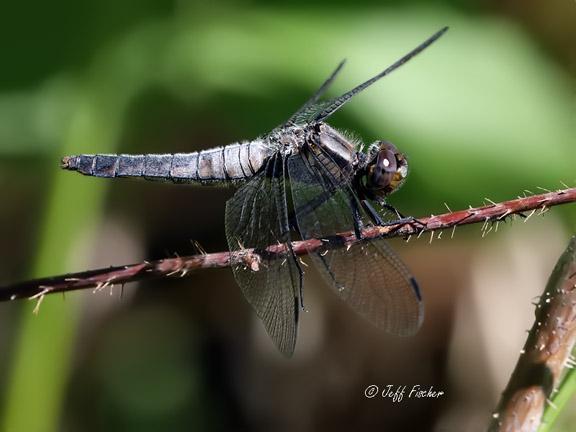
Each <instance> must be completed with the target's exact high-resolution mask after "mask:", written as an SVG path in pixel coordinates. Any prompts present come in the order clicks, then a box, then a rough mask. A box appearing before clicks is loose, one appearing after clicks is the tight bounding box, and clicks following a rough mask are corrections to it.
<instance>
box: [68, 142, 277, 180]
mask: <svg viewBox="0 0 576 432" xmlns="http://www.w3.org/2000/svg"><path fill="white" fill-rule="evenodd" d="M272 153H273V150H272V149H270V148H269V146H267V145H265V143H264V142H263V141H262V140H254V141H250V142H245V143H236V144H230V145H227V146H225V147H218V148H214V149H210V150H203V151H200V152H193V153H173V154H145V155H107V154H97V155H78V156H67V157H65V158H63V159H62V168H64V169H68V170H72V171H78V172H79V173H82V174H84V175H89V176H96V177H142V178H145V179H147V180H164V181H172V182H175V183H221V182H227V181H242V180H246V179H248V178H250V177H252V176H253V175H254V174H255V173H256V172H257V171H258V170H259V169H260V168H261V167H262V164H263V163H264V161H265V160H266V159H267V158H268V157H269V156H270V155H271V154H272Z"/></svg>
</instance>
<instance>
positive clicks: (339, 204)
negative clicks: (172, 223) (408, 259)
mask: <svg viewBox="0 0 576 432" xmlns="http://www.w3.org/2000/svg"><path fill="white" fill-rule="evenodd" d="M447 29H448V28H447V27H445V28H443V29H441V30H439V31H438V32H436V33H435V34H433V35H432V36H430V37H429V38H428V39H426V40H425V41H424V42H423V43H421V44H420V45H418V46H417V47H416V48H414V49H413V50H412V51H410V52H409V53H408V54H406V55H404V56H403V57H402V58H400V59H399V60H397V61H396V62H395V63H393V64H392V65H390V66H388V67H387V68H386V69H384V70H383V71H382V72H380V73H379V74H377V75H375V76H374V77H372V78H370V79H369V80H367V81H365V82H363V83H362V84H360V85H358V86H356V87H354V88H353V89H351V90H350V91H347V92H345V93H344V94H342V95H340V96H338V97H336V98H333V99H328V100H321V96H322V95H323V94H324V93H325V91H326V90H327V89H328V88H329V86H330V85H331V84H332V83H333V81H334V79H335V78H336V76H337V75H338V73H339V72H340V71H341V70H342V67H343V66H344V61H342V62H341V63H340V64H339V65H338V66H337V67H336V69H335V70H334V71H333V72H332V74H331V75H330V76H329V77H328V78H327V79H326V80H325V81H324V83H323V84H322V85H321V86H320V87H319V88H318V90H317V91H316V92H315V93H314V94H313V95H312V96H311V97H310V98H309V99H308V101H306V102H305V103H304V105H303V106H302V107H301V108H300V109H299V110H298V111H296V113H294V114H293V115H292V116H291V117H290V118H289V119H288V120H287V121H286V122H285V123H283V124H282V125H280V126H278V127H276V128H275V129H273V130H272V131H271V132H269V133H267V134H265V135H263V136H260V137H258V138H256V139H253V140H249V141H240V142H236V143H232V144H229V145H226V146H222V147H217V148H212V149H208V150H202V151H198V152H191V153H171V154H140V155H127V154H118V155H115V154H80V155H75V156H66V157H64V158H63V159H62V163H61V165H62V168H64V169H66V170H72V171H77V172H79V173H81V174H84V175H88V176H95V177H109V178H121V177H138V178H144V179H147V180H161V181H168V182H173V183H185V184H190V183H192V184H199V185H207V186H226V185H232V186H235V187H237V188H238V189H237V190H236V192H235V193H234V195H233V196H232V197H231V198H230V199H229V200H228V201H227V202H226V210H225V231H226V238H227V242H228V247H229V249H230V251H231V252H236V253H238V252H241V251H243V250H247V248H251V249H252V250H253V251H254V252H255V253H258V254H259V256H260V264H259V265H258V266H257V267H258V268H254V266H250V265H247V264H246V263H245V262H239V263H237V264H233V266H232V270H233V273H234V277H235V279H236V281H237V283H238V285H239V286H240V288H241V290H242V292H243V294H244V296H245V298H246V299H247V301H248V303H249V304H250V305H251V306H252V307H253V309H254V310H255V312H256V315H257V316H258V317H259V318H260V320H261V321H262V322H263V324H264V327H265V328H266V330H267V332H268V334H269V335H270V337H271V338H272V340H273V341H274V343H275V345H276V346H277V347H278V349H279V350H280V351H281V352H282V353H283V354H284V355H286V356H291V355H292V354H293V352H294V348H295V344H296V335H297V329H298V321H299V316H300V313H301V311H302V310H303V309H304V299H303V274H304V271H303V268H302V264H303V263H302V262H301V261H300V260H299V259H298V258H297V257H296V255H295V254H294V252H293V250H292V248H291V244H292V241H294V240H295V239H298V238H300V239H302V240H305V239H311V238H317V239H318V238H319V239H322V238H327V237H329V236H331V235H335V234H336V233H341V232H346V231H348V232H350V231H351V230H354V233H355V235H356V237H357V239H358V240H359V241H358V242H357V243H356V244H355V245H353V246H351V247H350V248H348V249H347V248H330V249H326V250H323V251H318V250H316V251H312V250H311V251H310V254H309V255H310V256H311V261H312V262H313V264H314V265H315V267H316V268H317V269H318V270H319V272H320V274H321V275H322V276H323V278H324V279H325V281H326V282H327V284H328V285H329V286H330V287H332V288H333V291H334V292H335V293H336V294H337V296H338V297H340V298H341V299H342V300H343V301H344V302H346V303H347V304H348V305H349V306H350V307H351V308H352V309H353V310H355V311H356V312H357V313H358V314H359V315H361V316H362V317H364V318H366V319H367V320H368V321H369V322H370V323H372V324H374V325H375V326H376V327H378V328H380V329H383V330H385V331H387V332H389V333H391V334H394V335H399V336H409V335H413V334H414V333H416V332H417V331H418V329H419V328H420V326H421V324H422V320H423V314H424V308H423V301H422V295H421V291H420V288H419V286H418V284H417V282H416V280H415V278H414V277H413V276H412V274H411V272H410V271H409V270H408V268H407V266H406V265H405V264H404V263H403V262H402V261H401V259H400V258H399V257H398V256H397V255H396V253H395V252H394V251H393V250H392V248H391V247H390V246H389V245H388V243H387V242H386V240H385V239H383V238H377V239H372V240H369V241H368V240H365V239H364V240H363V239H362V229H363V227H366V226H370V225H385V224H386V223H390V221H391V220H402V219H403V217H402V216H401V215H400V213H399V212H398V211H396V210H395V209H394V208H393V207H392V206H390V205H389V204H388V203H387V201H386V198H387V197H388V196H389V195H390V194H391V193H393V192H395V191H397V190H398V189H399V188H400V187H401V186H402V184H403V183H404V181H405V180H406V177H407V175H408V161H407V159H406V156H405V155H404V154H403V153H401V152H400V151H399V150H398V149H397V148H396V146H394V145H393V144H392V143H390V142H389V141H384V140H380V141H376V142H374V143H372V144H370V145H368V146H366V145H364V144H363V143H362V142H360V141H359V140H358V139H357V138H353V137H350V136H348V135H347V134H346V133H344V132H341V131H339V130H337V129H336V128H334V127H332V126H330V125H329V124H328V123H326V120H327V119H328V118H329V117H330V116H331V115H332V114H334V113H335V112H336V111H337V110H339V109H340V108H342V107H343V106H344V105H345V104H346V103H347V102H349V101H350V100H351V99H352V97H354V96H355V95H357V94H358V93H360V92H361V91H363V90H365V89H366V88H368V87H369V86H371V85H372V84H374V83H375V82H376V81H378V80H380V79H381V78H382V77H384V76H386V75H388V74H389V73H391V72H392V71H394V70H395V69H397V68H399V67H400V66H402V65H403V64H404V63H406V62H407V61H409V60H410V59H412V58H413V57H415V56H416V55H418V54H419V53H420V52H422V51H423V50H425V49H426V48H427V47H429V46H430V45H431V44H432V43H434V42H435V41H436V40H438V38H440V37H441V36H442V35H443V34H444V33H445V32H446V31H447ZM277 244H280V245H284V247H285V249H284V250H285V251H287V252H286V253H285V254H284V256H283V257H281V258H279V257H278V256H275V254H271V253H267V252H266V251H267V248H269V246H270V245H277Z"/></svg>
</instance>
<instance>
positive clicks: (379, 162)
mask: <svg viewBox="0 0 576 432" xmlns="http://www.w3.org/2000/svg"><path fill="white" fill-rule="evenodd" d="M407 176H408V161H407V160H406V156H404V154H402V153H400V152H399V151H398V149H397V148H396V146H395V145H394V144H392V143H390V142H388V141H376V142H375V143H374V144H372V145H371V146H370V161H369V162H368V164H367V166H366V171H365V178H364V179H363V180H364V181H363V183H364V187H365V188H366V191H367V192H368V193H369V195H372V197H373V198H374V199H378V198H380V199H383V198H384V197H386V196H387V195H390V194H391V193H392V192H395V191H397V190H398V189H400V187H401V186H402V184H403V183H404V181H405V180H406V177H407Z"/></svg>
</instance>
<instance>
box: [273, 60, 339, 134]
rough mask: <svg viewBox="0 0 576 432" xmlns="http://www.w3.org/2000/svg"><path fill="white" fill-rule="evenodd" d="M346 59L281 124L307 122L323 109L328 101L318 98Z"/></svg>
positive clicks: (289, 124) (288, 124)
mask: <svg viewBox="0 0 576 432" xmlns="http://www.w3.org/2000/svg"><path fill="white" fill-rule="evenodd" d="M345 63H346V60H342V61H341V62H340V63H339V64H338V66H336V69H334V71H333V72H332V74H331V75H330V76H329V77H328V78H327V79H326V81H324V82H323V83H322V85H321V86H320V87H319V88H318V90H316V92H314V94H313V95H312V96H311V97H310V99H308V100H307V101H306V103H305V104H304V105H302V106H301V107H300V109H299V110H298V111H296V112H295V113H294V114H292V116H291V117H290V118H289V119H288V120H287V121H286V123H285V124H284V125H283V126H291V125H300V124H305V123H307V122H308V121H309V120H310V119H312V118H314V117H315V116H316V115H317V114H319V113H320V112H321V111H323V110H324V109H325V108H326V107H327V106H328V103H327V102H324V103H317V102H318V99H320V97H321V96H322V95H323V94H324V92H326V90H327V89H328V87H330V85H331V84H332V82H333V81H334V79H335V78H336V76H337V75H338V73H339V72H340V71H341V70H342V68H343V67H344V64H345Z"/></svg>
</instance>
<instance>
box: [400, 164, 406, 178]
mask: <svg viewBox="0 0 576 432" xmlns="http://www.w3.org/2000/svg"><path fill="white" fill-rule="evenodd" d="M398 172H399V173H400V175H401V176H402V177H403V178H404V177H406V176H407V175H408V167H407V166H406V165H402V166H401V167H400V169H399V170H398Z"/></svg>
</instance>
